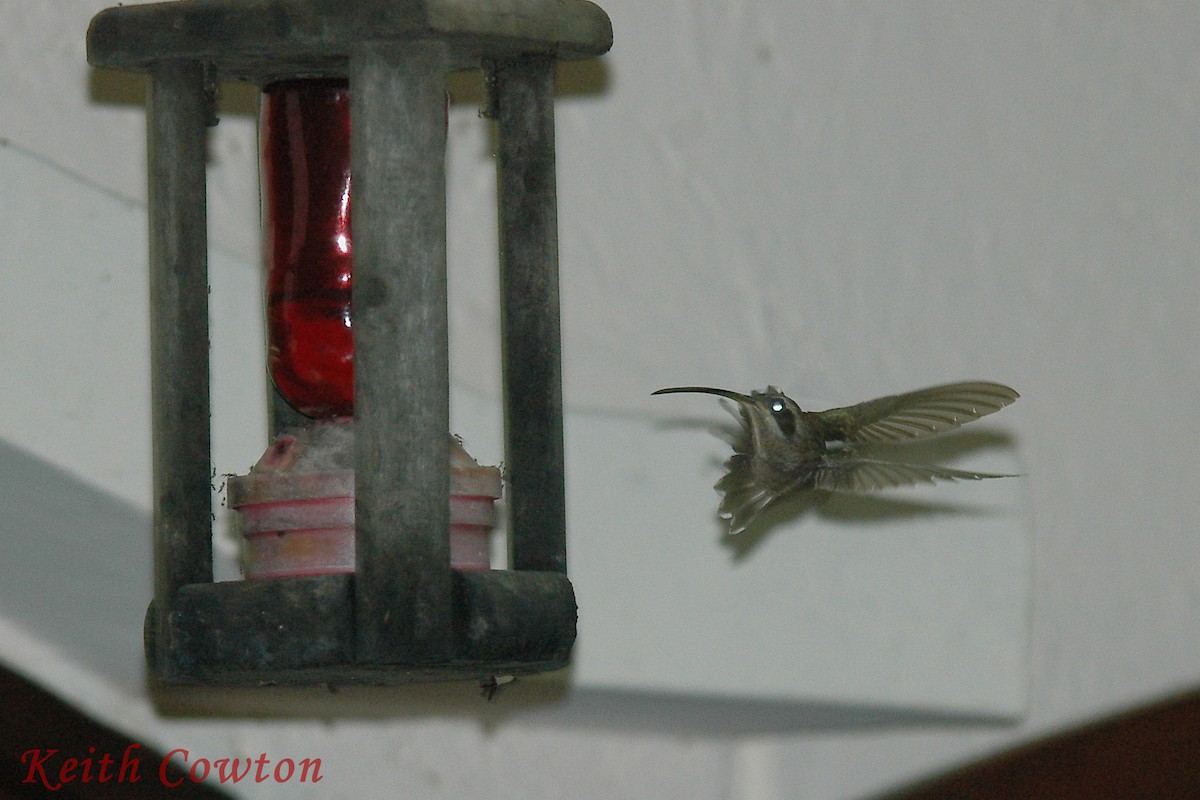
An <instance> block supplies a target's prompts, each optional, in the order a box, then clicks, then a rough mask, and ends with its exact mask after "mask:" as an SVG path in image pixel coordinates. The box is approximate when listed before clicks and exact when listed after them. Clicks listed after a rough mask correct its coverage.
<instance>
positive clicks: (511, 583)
mask: <svg viewBox="0 0 1200 800" xmlns="http://www.w3.org/2000/svg"><path fill="white" fill-rule="evenodd" d="M611 44H612V28H611V25H610V22H609V19H608V17H607V16H606V15H605V13H604V12H603V11H602V10H601V9H600V8H599V7H597V6H595V5H593V4H591V3H589V2H585V1H584V0H336V2H334V0H181V1H180V2H163V3H154V4H149V5H132V6H122V7H116V8H110V9H107V10H105V11H103V12H101V13H100V14H98V15H97V16H96V17H95V18H94V19H93V20H92V23H91V27H90V29H89V31H88V61H89V62H90V63H91V64H93V65H96V66H101V67H109V68H116V69H124V70H132V71H138V72H144V73H148V75H149V91H148V100H147V116H148V125H147V131H148V132H147V137H148V151H149V207H150V236H149V244H150V259H149V260H150V307H151V311H152V320H151V351H152V353H151V386H152V390H153V397H154V400H153V425H154V431H153V449H154V484H155V485H154V600H153V602H152V603H151V605H150V608H149V610H148V612H147V617H146V655H147V659H148V661H149V663H150V666H151V673H152V676H153V677H154V678H155V679H156V680H158V681H160V682H163V683H208V684H246V683H250V684H266V683H330V682H332V683H346V682H370V683H405V682H409V681H415V680H453V679H481V678H487V677H488V676H493V675H503V674H521V673H530V672H540V671H545V670H551V669H557V668H559V667H562V666H565V664H566V663H567V661H568V659H569V656H570V652H571V647H572V645H573V643H574V640H575V623H576V605H575V595H574V591H573V590H572V587H571V583H570V581H569V580H568V579H567V575H566V530H565V528H566V513H565V502H564V481H563V447H562V389H561V358H560V353H561V346H560V340H559V307H558V242H557V208H556V197H555V171H554V116H553V85H554V77H553V69H554V64H555V62H556V61H559V60H564V59H576V58H592V57H596V56H599V55H601V54H603V53H604V52H606V51H607V50H608V49H609V47H610V46H611ZM471 68H482V69H483V70H485V73H486V76H487V83H488V85H489V87H490V92H491V97H490V115H492V116H494V118H495V120H496V123H497V139H498V142H497V145H498V149H497V162H498V181H499V206H500V208H499V220H500V224H499V228H500V260H501V295H502V297H501V313H502V319H503V332H502V338H503V347H504V396H505V420H506V431H505V437H506V445H505V447H506V454H505V463H506V465H507V473H508V503H509V511H510V531H511V534H510V549H511V553H510V569H508V570H495V571H485V572H458V571H455V570H453V569H451V567H450V545H449V535H448V531H449V525H450V521H449V502H448V497H449V449H448V438H447V436H446V433H447V431H448V430H449V363H448V362H449V356H448V344H447V327H448V324H447V307H446V191H445V184H446V177H445V168H444V158H445V145H446V130H445V117H444V114H445V108H444V102H445V97H444V82H445V76H446V74H447V73H449V72H452V71H456V70H460V69H471ZM308 77H312V78H317V77H337V78H344V79H347V80H348V82H349V87H350V97H351V100H350V117H351V121H352V124H351V148H350V152H351V156H350V157H351V171H352V174H353V176H354V212H353V213H354V287H353V303H354V346H355V378H354V380H355V418H356V423H355V426H356V445H355V447H356V451H355V469H356V475H357V481H356V488H355V494H356V497H355V508H356V515H357V530H356V539H355V544H356V548H357V556H356V560H357V563H356V573H355V574H354V575H318V576H308V577H294V578H283V579H275V580H263V581H240V582H222V583H214V582H213V570H212V561H213V554H212V523H211V514H210V466H209V465H210V461H211V450H210V431H209V411H210V401H209V352H208V351H209V336H208V274H207V273H208V255H207V222H206V213H205V129H206V127H208V126H209V125H210V124H212V123H213V122H214V120H215V116H214V114H215V112H214V89H215V86H216V83H217V81H219V80H241V81H247V82H250V83H254V84H257V85H259V86H260V87H261V86H264V85H266V84H268V83H271V82H273V81H277V80H283V79H291V78H308ZM278 405H279V404H278V402H277V403H276V406H277V408H276V414H275V418H276V420H277V421H278V420H279V419H280V418H281V417H282V416H284V415H283V414H281V413H280V411H279V408H278Z"/></svg>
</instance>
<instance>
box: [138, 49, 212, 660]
mask: <svg viewBox="0 0 1200 800" xmlns="http://www.w3.org/2000/svg"><path fill="white" fill-rule="evenodd" d="M147 105H148V132H147V136H148V149H149V201H150V232H149V234H150V311H151V317H152V319H151V328H150V347H151V391H152V393H153V399H152V417H153V426H154V431H153V451H154V453H153V459H154V564H155V572H154V598H155V607H156V609H157V628H158V635H157V636H156V637H155V648H156V654H155V655H156V664H157V669H158V671H159V672H160V674H164V675H165V674H167V673H169V672H171V671H173V666H172V664H171V661H170V660H169V658H168V655H169V653H170V647H171V637H170V636H169V635H168V631H169V630H170V617H171V611H172V605H173V602H174V598H175V594H176V592H177V591H178V589H179V587H180V586H183V585H185V584H189V583H204V582H211V581H212V575H213V573H212V524H211V499H210V491H211V489H210V478H211V473H210V434H209V356H208V346H209V337H208V248H207V222H206V214H205V129H206V126H207V123H208V120H209V116H210V112H211V98H210V96H209V94H208V93H207V92H206V90H205V75H204V67H203V65H202V64H199V63H192V62H187V63H181V62H165V63H163V64H160V65H158V66H156V67H155V69H154V70H153V71H152V72H151V75H150V84H149V96H148V102H147Z"/></svg>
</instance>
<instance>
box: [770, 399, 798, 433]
mask: <svg viewBox="0 0 1200 800" xmlns="http://www.w3.org/2000/svg"><path fill="white" fill-rule="evenodd" d="M767 408H769V409H771V417H772V418H773V419H774V420H775V424H776V425H777V426H778V427H779V431H780V433H782V434H783V435H784V436H793V435H795V433H796V415H795V414H794V413H793V412H792V409H790V408H788V404H787V403H785V402H784V400H783V398H782V397H772V398H770V399H768V400H767Z"/></svg>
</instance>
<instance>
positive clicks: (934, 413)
mask: <svg viewBox="0 0 1200 800" xmlns="http://www.w3.org/2000/svg"><path fill="white" fill-rule="evenodd" d="M681 392H695V393H700V394H713V395H717V396H718V397H724V398H728V399H730V400H732V401H734V402H735V403H737V406H736V407H734V406H731V405H729V404H728V403H724V402H722V405H723V406H725V408H726V409H727V410H728V411H729V412H730V413H731V414H732V415H733V417H734V419H736V420H737V421H738V426H739V427H738V430H737V431H736V432H735V433H734V435H733V436H732V437H731V439H730V444H731V445H732V446H733V455H731V456H730V457H729V458H728V460H726V462H725V469H726V473H725V476H724V477H722V478H721V479H720V480H719V481H717V483H716V485H715V487H714V488H715V489H716V490H717V491H718V492H720V493H721V495H722V498H721V505H720V507H719V508H718V510H717V514H718V516H719V517H721V518H722V519H725V520H728V521H729V533H730V534H731V535H737V534H739V533H741V532H742V531H744V530H746V528H747V527H748V526H749V525H750V523H751V522H752V521H753V520H754V519H755V517H757V516H758V515H759V514H760V513H762V511H763V510H764V509H765V508H767V506H769V505H771V504H772V503H774V502H775V501H776V500H778V499H780V498H783V497H787V496H789V495H792V494H794V493H796V492H800V491H802V490H805V489H817V490H822V491H830V492H869V491H874V490H877V489H887V488H891V487H894V486H911V485H913V484H917V483H933V482H934V481H935V480H949V481H953V480H983V479H984V478H1011V477H1015V476H1013V475H1003V474H998V473H990V472H973V471H969V470H961V469H952V468H950V467H942V466H937V465H930V464H908V463H901V462H895V461H885V460H879V459H876V458H872V457H870V456H869V455H868V454H866V453H864V452H863V451H862V449H861V446H862V445H873V444H889V443H900V442H905V441H910V440H913V439H920V438H924V437H927V436H933V435H935V434H938V433H942V432H944V431H948V430H951V429H953V428H957V427H959V426H960V425H963V424H965V423H967V422H971V421H972V420H976V419H979V418H980V417H983V416H987V415H988V414H991V413H992V412H995V411H999V410H1000V409H1002V408H1004V407H1005V406H1006V405H1008V404H1009V403H1011V402H1013V401H1014V400H1016V399H1017V398H1018V397H1020V395H1019V394H1017V392H1016V391H1015V390H1013V389H1010V388H1009V387H1007V386H1004V385H1002V384H999V383H990V382H986V381H971V382H963V383H948V384H944V385H941V386H932V387H930V388H928V389H918V390H917V391H915V392H905V393H904V394H894V395H888V396H887V397H880V398H878V399H875V400H868V401H866V402H864V403H858V404H857V405H852V406H844V407H841V408H830V409H827V410H825V411H804V410H803V409H801V408H800V406H798V405H796V402H795V401H794V400H792V398H790V397H788V396H787V395H786V394H784V393H783V392H781V391H780V390H779V389H777V388H775V387H774V386H768V387H767V388H766V389H765V390H764V391H761V392H759V391H752V392H750V394H748V395H747V394H741V393H740V392H733V391H730V390H728V389H714V388H712V387H708V386H675V387H671V388H669V389H659V390H658V391H657V392H653V394H675V393H681Z"/></svg>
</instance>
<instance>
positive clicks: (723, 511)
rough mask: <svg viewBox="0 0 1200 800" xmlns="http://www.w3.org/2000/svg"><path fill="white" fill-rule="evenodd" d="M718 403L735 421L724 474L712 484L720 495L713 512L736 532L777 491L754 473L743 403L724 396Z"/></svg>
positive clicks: (751, 447)
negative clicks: (724, 398)
mask: <svg viewBox="0 0 1200 800" xmlns="http://www.w3.org/2000/svg"><path fill="white" fill-rule="evenodd" d="M721 406H722V407H723V408H724V409H725V410H726V411H728V412H729V413H730V414H731V415H732V416H733V418H734V419H736V420H737V421H738V426H737V429H736V430H733V431H730V434H729V436H728V437H727V438H728V441H729V445H730V446H731V447H732V448H733V455H731V456H730V457H729V458H727V459H726V460H725V475H724V476H723V477H722V478H721V480H719V481H717V482H716V484H715V485H714V486H713V488H714V489H716V490H717V491H718V492H720V493H721V495H722V497H721V505H720V506H718V507H717V516H719V517H720V518H721V519H724V520H729V533H730V534H731V535H734V536H736V535H737V534H739V533H741V532H742V531H744V530H746V528H747V526H749V525H750V523H751V522H753V521H754V518H755V517H757V516H758V515H759V513H761V512H762V510H763V509H764V508H766V507H767V506H768V505H769V504H770V503H771V501H772V500H774V499H775V498H776V496H777V495H776V494H775V493H774V492H771V491H770V490H768V489H766V488H765V487H764V486H763V485H762V483H761V482H760V481H759V480H758V479H757V477H756V476H755V471H754V445H753V442H752V441H751V438H750V430H751V429H750V417H749V415H748V413H747V411H746V409H745V407H744V406H742V405H741V404H738V405H736V406H735V405H734V404H733V403H730V402H728V401H725V400H722V401H721Z"/></svg>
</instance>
